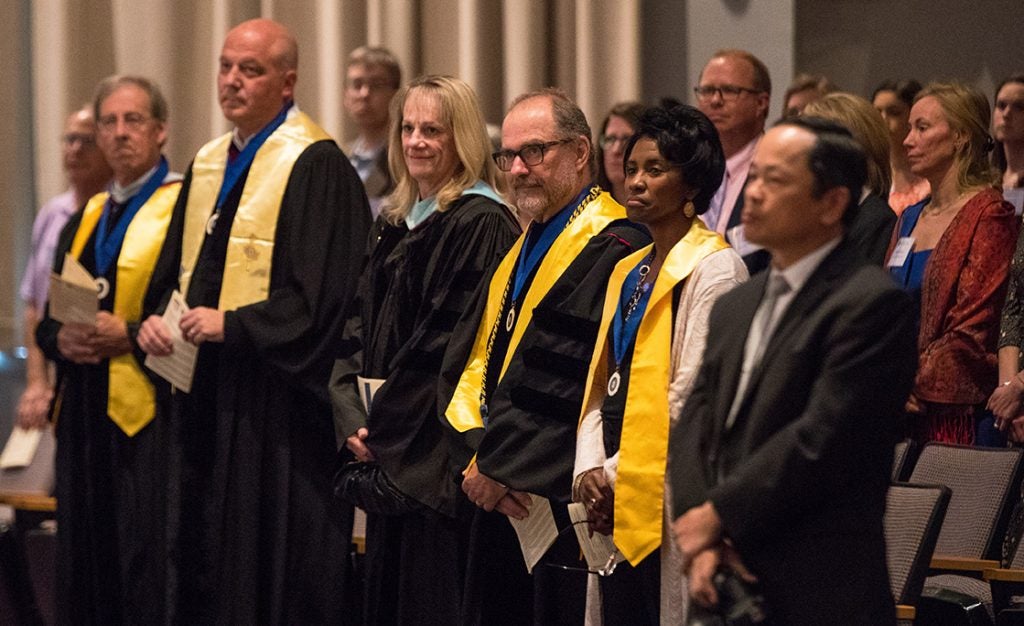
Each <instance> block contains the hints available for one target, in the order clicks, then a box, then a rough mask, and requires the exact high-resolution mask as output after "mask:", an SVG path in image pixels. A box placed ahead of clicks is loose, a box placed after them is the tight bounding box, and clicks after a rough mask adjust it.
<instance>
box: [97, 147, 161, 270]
mask: <svg viewBox="0 0 1024 626" xmlns="http://www.w3.org/2000/svg"><path fill="white" fill-rule="evenodd" d="M169 169H170V168H169V166H168V165H167V159H166V158H164V157H163V156H162V155H161V157H160V164H159V165H158V166H157V168H156V171H155V172H153V175H152V176H150V177H149V180H147V181H146V184H145V185H143V186H142V189H140V190H139V193H137V194H135V195H134V196H132V198H131V199H130V200H128V204H126V205H125V207H124V212H123V213H121V216H120V217H119V218H118V220H117V223H116V224H115V225H114V229H113V230H111V231H110V232H109V234H108V232H107V228H108V227H107V223H108V222H109V221H110V219H111V218H110V211H111V205H112V204H113V199H112V198H110V197H108V198H107V202H106V204H105V205H103V213H102V215H100V222H99V224H98V225H97V226H96V243H95V251H96V272H97V274H96V275H97V276H105V275H106V274H107V271H108V270H109V269H110V266H111V264H112V263H113V262H114V259H115V258H117V251H118V250H120V249H121V242H122V241H124V234H125V233H126V232H128V225H129V224H131V223H132V218H133V217H135V214H136V213H138V212H139V209H141V208H142V205H144V204H146V201H147V200H149V198H150V196H152V195H153V194H154V193H155V192H156V190H157V189H159V188H160V185H162V184H163V182H164V178H166V177H167V172H168V170H169Z"/></svg>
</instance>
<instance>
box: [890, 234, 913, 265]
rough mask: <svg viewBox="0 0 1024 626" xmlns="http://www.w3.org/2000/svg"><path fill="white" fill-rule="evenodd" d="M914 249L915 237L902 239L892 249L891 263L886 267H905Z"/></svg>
mask: <svg viewBox="0 0 1024 626" xmlns="http://www.w3.org/2000/svg"><path fill="white" fill-rule="evenodd" d="M913 249H914V238H913V237H900V238H899V239H898V240H897V241H896V246H895V247H894V248H893V249H892V256H891V257H889V262H888V263H886V264H885V266H886V267H903V264H904V263H906V262H907V257H908V256H910V251H911V250H913Z"/></svg>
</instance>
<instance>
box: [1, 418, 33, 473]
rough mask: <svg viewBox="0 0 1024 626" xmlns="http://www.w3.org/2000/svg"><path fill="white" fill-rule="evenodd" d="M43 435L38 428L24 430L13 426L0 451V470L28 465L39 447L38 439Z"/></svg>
mask: <svg viewBox="0 0 1024 626" xmlns="http://www.w3.org/2000/svg"><path fill="white" fill-rule="evenodd" d="M42 436H43V431H42V429H40V428H33V429H32V430H26V429H24V428H22V427H20V426H15V427H14V430H13V431H11V437H10V438H9V439H8V440H7V445H5V446H4V451H3V453H0V470H5V469H14V468H18V467H28V466H29V465H31V464H32V459H33V458H35V456H36V450H38V449H39V440H40V439H41V438H42Z"/></svg>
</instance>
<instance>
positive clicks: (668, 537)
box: [573, 248, 748, 626]
mask: <svg viewBox="0 0 1024 626" xmlns="http://www.w3.org/2000/svg"><path fill="white" fill-rule="evenodd" d="M747 277H748V274H747V268H746V266H744V265H743V260H742V259H741V258H740V256H739V255H738V254H736V251H735V250H733V249H732V248H726V249H724V250H719V251H718V252H714V253H712V254H709V255H708V256H707V257H706V258H704V259H703V260H701V261H700V263H698V264H697V267H696V268H694V270H693V273H692V274H690V276H689V277H688V278H687V279H686V282H685V284H684V285H683V292H682V294H681V296H680V298H679V308H678V310H677V313H676V319H675V325H674V327H673V329H672V346H671V361H670V362H671V367H672V377H671V380H670V381H669V387H668V407H669V420H670V424H671V425H672V426H674V425H675V424H676V422H678V421H679V416H680V413H681V412H682V409H683V405H684V404H685V403H686V399H687V398H688V397H689V396H690V391H691V390H692V389H693V384H694V381H695V380H696V378H697V371H698V370H699V369H700V364H701V358H702V357H703V355H704V345H705V344H706V343H707V337H708V318H709V317H710V315H711V307H712V306H713V305H714V303H715V301H716V300H717V299H718V297H719V296H720V295H722V294H723V293H725V292H727V291H729V290H731V289H732V288H733V287H735V286H736V285H738V284H740V283H742V282H744V281H745V280H746V279H747ZM595 388H598V389H600V388H603V387H601V386H600V385H595ZM594 396H597V397H594ZM603 402H604V394H601V393H592V396H591V400H590V403H589V406H588V411H587V414H586V415H585V416H584V418H583V421H582V423H581V424H580V428H579V432H578V433H577V439H576V463H575V467H574V468H573V477H574V479H573V486H574V489H573V493H574V494H575V493H576V491H577V490H576V489H575V487H576V486H578V485H579V481H580V478H581V477H582V475H583V473H584V472H586V471H588V470H590V469H593V468H595V467H603V468H604V472H605V477H606V478H607V480H608V483H609V484H610V485H611V486H612V489H614V488H615V480H616V478H617V476H618V462H619V458H618V457H619V455H618V454H617V453H616V454H614V455H613V456H611V457H609V458H606V456H605V452H604V434H603V430H602V425H601V405H602V404H603ZM666 475H667V473H666ZM671 501H672V498H671V493H670V491H669V485H668V481H666V485H665V502H666V506H665V508H664V510H665V518H664V524H663V527H662V528H663V530H662V542H661V547H662V550H661V623H662V624H680V623H683V619H684V618H685V613H686V601H685V600H686V587H685V581H684V580H683V575H682V574H683V572H682V555H681V554H680V553H679V548H678V547H676V545H675V542H674V541H672V532H671V528H672V525H671V520H670V519H669V514H670V513H669V510H668V509H669V503H671ZM587 624H590V625H591V626H599V625H600V624H601V602H600V588H599V587H598V585H597V577H596V576H591V577H590V582H589V584H588V588H587Z"/></svg>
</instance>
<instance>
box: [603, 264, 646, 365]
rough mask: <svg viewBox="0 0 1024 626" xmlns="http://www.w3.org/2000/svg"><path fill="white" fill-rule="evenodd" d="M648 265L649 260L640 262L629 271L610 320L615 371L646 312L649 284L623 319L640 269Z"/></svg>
mask: <svg viewBox="0 0 1024 626" xmlns="http://www.w3.org/2000/svg"><path fill="white" fill-rule="evenodd" d="M649 263H650V258H645V259H644V260H643V261H640V263H639V265H637V266H636V267H634V268H633V269H632V270H630V272H629V274H628V275H627V276H626V280H625V281H624V282H623V283H622V293H621V295H620V296H619V307H618V308H617V309H615V317H614V318H613V319H612V351H613V352H614V354H615V369H616V370H618V369H619V366H621V365H622V359H624V358H625V357H626V351H627V350H629V346H631V345H632V344H633V341H634V340H635V339H636V333H637V331H638V330H640V322H641V321H642V320H643V319H644V312H645V311H646V310H647V303H648V301H650V299H651V292H652V291H654V289H652V284H651V283H645V284H644V286H643V287H642V289H643V291H642V292H641V293H640V300H639V301H638V302H637V303H636V308H635V309H633V314H632V315H630V316H629V319H628V320H627V319H625V315H626V309H627V308H628V307H629V300H630V299H631V298H632V296H633V292H634V291H635V290H636V286H637V283H638V282H640V268H641V267H642V266H644V265H647V264H649Z"/></svg>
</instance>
